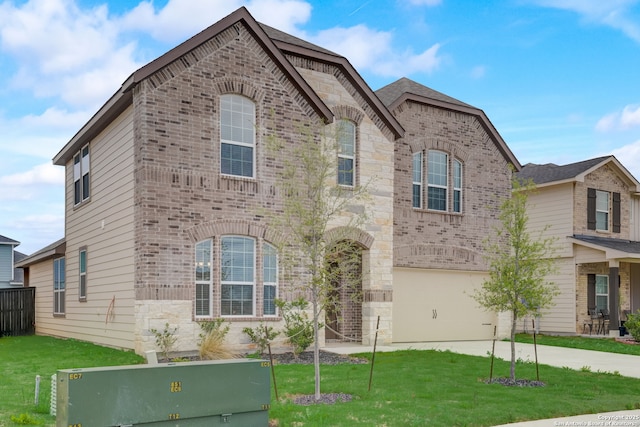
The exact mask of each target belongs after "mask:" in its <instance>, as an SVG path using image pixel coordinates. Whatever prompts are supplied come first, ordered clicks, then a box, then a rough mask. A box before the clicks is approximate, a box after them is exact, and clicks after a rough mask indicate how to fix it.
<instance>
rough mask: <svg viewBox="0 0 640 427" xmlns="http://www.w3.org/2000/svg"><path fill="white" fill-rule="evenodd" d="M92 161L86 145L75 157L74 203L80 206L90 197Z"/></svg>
mask: <svg viewBox="0 0 640 427" xmlns="http://www.w3.org/2000/svg"><path fill="white" fill-rule="evenodd" d="M90 164H91V162H90V159H89V146H88V145H85V146H84V147H83V148H82V150H80V151H79V152H78V153H76V155H75V156H74V157H73V203H74V205H77V204H80V203H82V202H84V201H85V200H87V199H88V198H89V195H90V189H89V185H90V179H89V171H90Z"/></svg>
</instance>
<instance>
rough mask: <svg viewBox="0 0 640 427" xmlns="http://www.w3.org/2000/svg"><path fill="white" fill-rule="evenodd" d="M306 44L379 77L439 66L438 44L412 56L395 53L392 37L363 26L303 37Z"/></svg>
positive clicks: (326, 31) (409, 53)
mask: <svg viewBox="0 0 640 427" xmlns="http://www.w3.org/2000/svg"><path fill="white" fill-rule="evenodd" d="M306 37H307V39H308V40H310V41H312V42H314V43H316V44H318V45H320V46H323V47H325V48H327V49H329V50H331V51H334V52H336V53H339V54H340V55H343V56H345V57H346V58H348V59H349V62H351V64H352V65H353V66H354V67H355V68H356V69H358V70H365V69H367V70H370V71H372V72H374V73H376V74H378V75H381V76H390V77H400V76H405V75H409V74H412V73H416V72H428V73H429V72H432V71H434V70H435V69H436V68H438V66H439V65H440V63H441V62H442V59H441V58H440V57H439V56H438V50H439V49H440V45H439V44H434V45H433V46H431V47H430V48H428V49H426V50H425V51H423V52H421V53H418V54H415V53H414V52H412V51H404V52H397V51H396V49H395V48H394V47H393V45H392V42H393V34H392V33H390V32H386V31H375V30H372V29H370V28H368V27H367V26H366V25H356V26H353V27H349V28H340V27H336V28H332V29H329V30H324V31H321V32H319V33H318V35H316V36H306Z"/></svg>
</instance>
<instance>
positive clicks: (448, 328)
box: [393, 268, 496, 342]
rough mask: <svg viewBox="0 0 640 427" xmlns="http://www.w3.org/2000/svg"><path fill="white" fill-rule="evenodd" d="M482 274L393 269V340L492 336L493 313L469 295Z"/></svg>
mask: <svg viewBox="0 0 640 427" xmlns="http://www.w3.org/2000/svg"><path fill="white" fill-rule="evenodd" d="M485 277H486V274H483V273H470V272H457V271H442V270H421V269H409V268H396V269H394V272H393V341H394V342H420V341H462V340H485V339H492V338H493V329H494V325H495V324H496V316H495V315H494V314H493V313H488V312H486V311H484V310H483V309H481V308H479V307H478V303H476V301H475V300H474V299H473V298H472V297H471V294H472V292H473V290H474V289H476V288H478V287H479V286H480V285H481V284H482V281H483V280H484V278H485Z"/></svg>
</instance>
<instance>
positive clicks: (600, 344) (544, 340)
mask: <svg viewBox="0 0 640 427" xmlns="http://www.w3.org/2000/svg"><path fill="white" fill-rule="evenodd" d="M516 342H522V343H533V335H529V334H518V335H516ZM536 342H537V343H538V344H539V345H552V346H557V347H569V348H579V349H582V350H594V351H606V352H608V353H621V354H633V355H635V356H640V344H625V343H621V342H617V341H616V340H615V339H614V338H605V337H602V338H600V337H578V336H553V335H536Z"/></svg>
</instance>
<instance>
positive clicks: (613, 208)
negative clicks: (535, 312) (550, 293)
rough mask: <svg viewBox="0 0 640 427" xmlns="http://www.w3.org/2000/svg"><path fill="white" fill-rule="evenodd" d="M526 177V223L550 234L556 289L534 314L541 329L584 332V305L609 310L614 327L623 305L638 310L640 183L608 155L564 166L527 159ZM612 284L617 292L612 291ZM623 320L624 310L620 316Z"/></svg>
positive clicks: (535, 231)
mask: <svg viewBox="0 0 640 427" xmlns="http://www.w3.org/2000/svg"><path fill="white" fill-rule="evenodd" d="M518 178H520V179H523V180H529V179H530V180H532V181H533V182H534V183H535V186H536V191H535V192H534V193H533V194H531V195H530V196H529V200H528V205H529V206H528V214H529V224H530V227H531V231H532V233H533V235H534V236H537V235H538V232H540V231H541V230H545V228H546V230H545V231H543V235H544V236H549V237H555V238H557V241H556V246H557V248H558V250H557V253H556V256H557V257H558V270H557V272H556V273H555V274H554V275H553V276H552V277H550V278H549V279H550V280H551V281H553V282H555V283H556V284H557V285H558V287H559V290H560V295H559V296H558V297H557V298H556V300H555V306H554V307H552V308H551V309H548V310H546V311H544V312H542V313H541V318H540V330H541V331H543V332H554V333H567V334H574V333H578V334H580V333H583V332H584V326H585V323H589V322H590V316H589V313H588V310H589V309H591V308H596V310H597V312H600V311H601V310H608V311H609V314H610V322H609V324H608V325H607V329H608V330H612V331H616V332H617V331H618V326H619V322H618V321H619V320H620V319H619V318H620V317H622V316H621V313H622V312H623V311H624V310H629V309H630V310H633V311H636V310H638V309H640V183H639V182H638V181H637V180H636V178H634V177H633V176H632V175H631V174H630V173H629V171H628V170H627V169H626V168H625V167H624V166H623V165H622V164H621V163H620V162H619V161H618V160H617V159H616V158H615V157H614V156H605V157H598V158H595V159H590V160H585V161H582V162H577V163H571V164H568V165H555V164H544V165H536V164H527V165H525V166H524V167H523V168H522V170H521V171H520V172H519V173H518ZM618 290H619V292H618ZM622 320H624V317H623V319H622Z"/></svg>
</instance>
